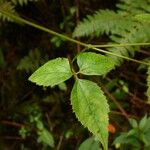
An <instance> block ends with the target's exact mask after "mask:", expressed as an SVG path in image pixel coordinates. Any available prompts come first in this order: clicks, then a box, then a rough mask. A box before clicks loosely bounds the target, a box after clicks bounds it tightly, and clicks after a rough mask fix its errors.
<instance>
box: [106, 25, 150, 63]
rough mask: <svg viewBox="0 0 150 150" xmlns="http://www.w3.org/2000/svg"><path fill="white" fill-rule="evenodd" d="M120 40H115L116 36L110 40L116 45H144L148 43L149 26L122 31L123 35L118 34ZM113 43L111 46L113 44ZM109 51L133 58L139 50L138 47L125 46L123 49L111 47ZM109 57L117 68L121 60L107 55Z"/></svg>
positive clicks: (149, 38) (137, 26) (149, 40)
mask: <svg viewBox="0 0 150 150" xmlns="http://www.w3.org/2000/svg"><path fill="white" fill-rule="evenodd" d="M119 36H120V38H116V35H113V36H111V40H112V41H114V43H115V44H116V43H117V44H125V43H146V42H148V43H149V42H150V28H149V24H146V23H145V24H139V23H137V25H136V26H135V27H134V28H131V29H130V31H126V32H125V31H124V35H122V34H120V35H119ZM114 43H113V44H114ZM108 50H109V51H111V52H112V53H115V54H119V55H123V56H127V57H134V55H135V52H136V51H137V50H140V46H134V47H133V46H125V47H113V48H108ZM109 57H111V58H112V59H113V60H114V62H115V64H116V66H119V65H120V64H121V63H122V62H123V59H122V58H119V57H116V56H113V55H109Z"/></svg>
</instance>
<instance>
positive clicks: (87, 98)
mask: <svg viewBox="0 0 150 150" xmlns="http://www.w3.org/2000/svg"><path fill="white" fill-rule="evenodd" d="M3 13H4V12H3ZM4 14H7V15H8V16H10V17H12V18H14V19H16V20H17V17H16V16H13V15H11V14H9V13H4ZM18 20H20V21H22V22H23V23H26V24H28V25H31V26H34V27H36V28H39V29H41V30H44V31H46V32H49V33H52V34H54V35H57V36H59V37H61V38H64V39H67V40H69V41H71V42H74V43H77V44H80V45H82V46H85V47H86V48H89V49H90V48H91V49H93V50H97V51H100V52H105V51H104V50H101V49H98V48H96V47H95V46H94V45H90V44H85V43H83V42H80V41H76V40H74V39H71V38H69V37H66V36H64V35H62V34H59V33H56V32H54V31H52V30H49V29H46V28H44V27H41V26H39V25H36V24H34V23H31V22H29V21H26V20H24V19H21V18H19V19H18ZM129 44H130V43H129ZM134 44H135V45H136V43H134ZM134 44H133V45H134ZM146 44H147V43H146ZM146 44H145V45H146ZM131 45H132V44H131ZM137 45H138V44H137ZM106 46H107V45H106ZM108 47H109V45H108ZM106 53H107V51H106ZM109 54H112V55H113V53H109ZM115 55H116V54H115ZM117 56H120V57H122V55H120V54H119V55H118V54H117ZM123 58H126V59H130V58H128V57H123ZM76 59H77V65H78V67H79V71H75V70H74V68H75V67H74V63H75V62H74V60H76ZM130 60H133V59H130ZM135 61H136V60H135ZM137 62H138V61H137ZM145 64H147V63H145ZM147 65H148V64H147ZM113 68H114V60H113V59H111V58H108V57H107V56H104V55H101V54H96V53H93V52H83V53H80V54H78V55H77V56H75V58H74V59H73V60H70V59H67V58H56V59H53V60H50V61H48V62H47V63H46V64H44V65H43V66H42V67H40V68H39V69H38V70H37V71H35V73H33V74H32V75H31V77H30V78H29V80H30V81H32V82H35V83H36V84H37V85H42V86H51V87H52V86H55V85H58V84H59V83H62V82H64V81H66V80H67V79H69V78H71V77H72V76H74V78H75V84H74V86H73V89H72V92H71V104H72V108H73V111H74V112H75V114H76V116H77V118H78V119H79V121H80V122H81V123H82V124H83V125H84V126H85V127H87V128H88V129H89V130H90V131H91V132H92V133H93V134H94V135H95V136H96V137H97V138H98V140H99V141H100V142H101V143H102V146H103V148H104V150H107V149H108V129H107V127H108V112H109V107H108V104H107V100H106V97H105V96H104V94H103V91H102V90H101V89H100V87H99V86H97V84H96V83H94V82H92V81H89V80H87V79H86V76H84V75H90V76H91V75H106V74H107V73H108V72H109V71H110V70H111V69H113ZM79 74H82V77H85V79H82V78H80V75H79Z"/></svg>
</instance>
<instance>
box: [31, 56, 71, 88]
mask: <svg viewBox="0 0 150 150" xmlns="http://www.w3.org/2000/svg"><path fill="white" fill-rule="evenodd" d="M71 76H72V72H71V69H70V65H69V61H68V59H67V58H57V59H53V60H50V61H48V62H47V63H45V64H44V65H43V66H41V67H40V68H39V69H38V70H36V71H35V72H34V73H33V74H32V75H31V76H30V77H29V80H30V81H32V82H35V83H36V84H37V85H43V86H54V85H57V84H59V83H61V82H63V81H65V80H67V79H69V78H70V77H71Z"/></svg>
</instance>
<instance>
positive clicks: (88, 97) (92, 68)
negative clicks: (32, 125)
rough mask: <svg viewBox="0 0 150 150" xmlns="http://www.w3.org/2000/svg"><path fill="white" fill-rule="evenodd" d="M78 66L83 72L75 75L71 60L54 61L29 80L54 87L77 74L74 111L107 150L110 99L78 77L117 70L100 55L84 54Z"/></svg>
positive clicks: (108, 60)
mask: <svg viewBox="0 0 150 150" xmlns="http://www.w3.org/2000/svg"><path fill="white" fill-rule="evenodd" d="M77 64H78V66H79V71H78V72H75V71H74V69H73V66H72V65H73V62H72V63H71V64H69V60H68V59H67V58H57V59H53V60H50V61H48V62H47V63H46V64H44V65H43V66H42V67H40V68H39V69H38V70H37V71H35V72H34V73H33V74H32V75H31V77H30V78H29V80H30V81H32V82H35V83H36V84H38V85H43V86H54V85H58V84H59V83H61V82H64V81H65V80H67V79H69V78H70V77H71V76H72V75H74V78H75V80H76V81H75V84H74V86H73V89H72V92H71V104H72V108H73V111H74V112H75V114H76V116H77V118H78V119H79V121H80V122H81V123H82V124H83V125H84V126H85V127H87V128H88V129H89V130H90V131H91V132H92V133H93V134H94V135H95V136H96V137H97V138H98V139H99V140H100V141H101V143H102V145H103V148H104V149H105V150H107V147H108V129H107V127H108V112H109V108H108V104H107V100H106V98H105V96H104V94H103V92H102V91H101V89H100V87H98V86H97V84H96V83H94V82H92V81H89V80H85V79H79V78H78V74H79V73H80V74H84V75H104V74H106V73H107V72H109V71H110V70H111V69H112V68H113V65H114V64H113V61H112V60H110V59H108V58H107V57H105V56H103V55H100V54H96V53H92V52H84V53H81V54H79V55H78V56H77ZM105 65H106V66H107V67H106V66H105ZM91 91H92V93H91Z"/></svg>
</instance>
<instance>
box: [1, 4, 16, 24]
mask: <svg viewBox="0 0 150 150" xmlns="http://www.w3.org/2000/svg"><path fill="white" fill-rule="evenodd" d="M0 10H3V11H6V12H8V13H11V14H15V15H17V13H16V12H15V9H14V6H13V5H12V3H10V2H3V1H1V2H0ZM0 19H1V20H3V21H6V20H7V21H12V22H13V20H12V19H11V18H9V17H8V16H6V15H4V14H2V13H0Z"/></svg>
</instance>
